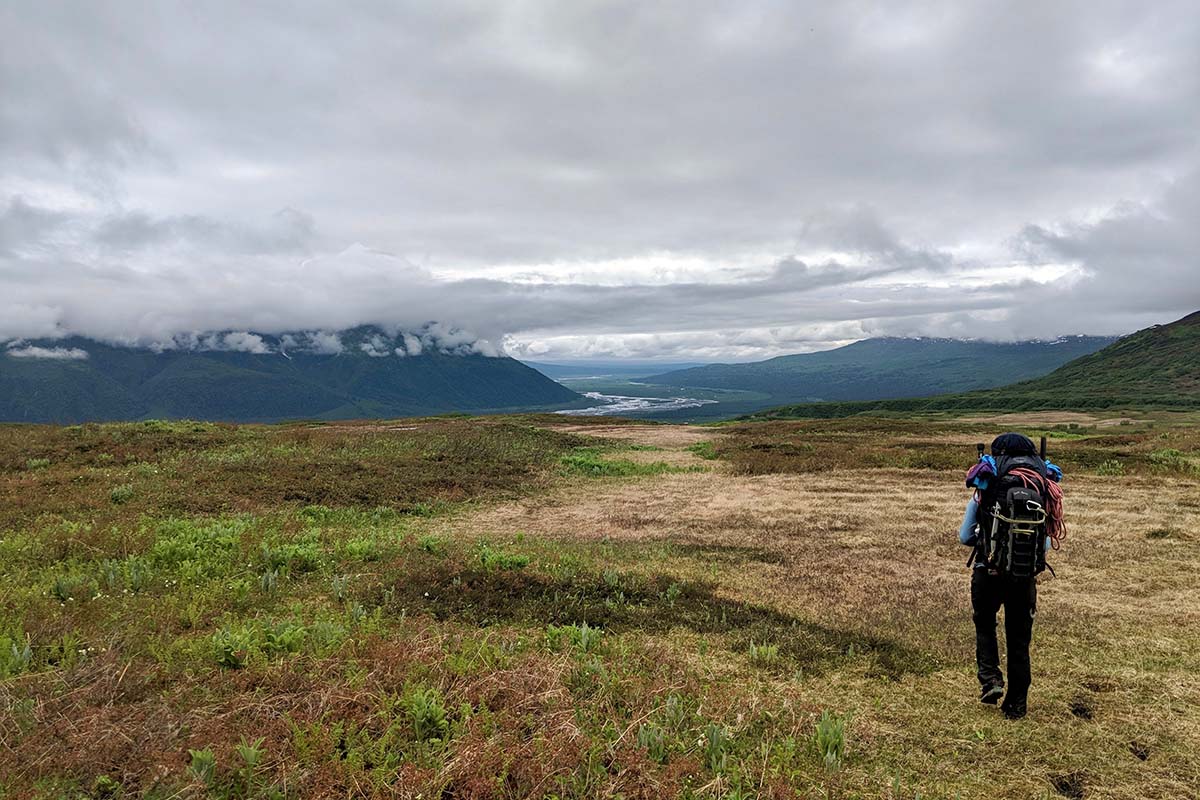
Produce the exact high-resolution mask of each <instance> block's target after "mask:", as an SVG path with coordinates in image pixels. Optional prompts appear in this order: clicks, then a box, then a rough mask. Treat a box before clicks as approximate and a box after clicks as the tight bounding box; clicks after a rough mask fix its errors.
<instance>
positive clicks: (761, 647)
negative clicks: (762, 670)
mask: <svg viewBox="0 0 1200 800" xmlns="http://www.w3.org/2000/svg"><path fill="white" fill-rule="evenodd" d="M750 663H751V664H753V665H755V666H756V667H770V666H773V665H775V664H778V663H779V645H777V644H755V643H754V642H750Z"/></svg>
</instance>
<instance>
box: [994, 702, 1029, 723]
mask: <svg viewBox="0 0 1200 800" xmlns="http://www.w3.org/2000/svg"><path fill="white" fill-rule="evenodd" d="M1000 710H1001V711H1003V712H1004V716H1005V717H1006V718H1008V719H1013V720H1016V719H1021V718H1022V717H1024V716H1025V714H1026V713H1027V711H1026V709H1025V704H1024V703H1013V704H1012V705H1009V704H1008V703H1004V704H1003V705H1001V706H1000Z"/></svg>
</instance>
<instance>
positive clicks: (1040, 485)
mask: <svg viewBox="0 0 1200 800" xmlns="http://www.w3.org/2000/svg"><path fill="white" fill-rule="evenodd" d="M1008 474H1009V475H1016V476H1017V477H1018V478H1020V479H1021V482H1022V483H1024V484H1025V486H1026V488H1029V489H1036V490H1037V491H1040V492H1041V493H1042V497H1043V498H1045V501H1046V535H1047V536H1049V537H1050V546H1051V547H1053V548H1054V549H1055V550H1057V549H1058V548H1059V547H1060V546H1061V545H1062V542H1063V540H1064V539H1066V538H1067V523H1066V521H1064V519H1063V493H1062V487H1061V486H1059V485H1058V484H1057V483H1055V482H1054V481H1052V480H1050V479H1049V478H1043V477H1042V476H1041V475H1039V474H1038V473H1037V472H1035V471H1033V470H1031V469H1029V468H1027V467H1017V468H1015V469H1013V470H1011V471H1010V472H1009V473H1008Z"/></svg>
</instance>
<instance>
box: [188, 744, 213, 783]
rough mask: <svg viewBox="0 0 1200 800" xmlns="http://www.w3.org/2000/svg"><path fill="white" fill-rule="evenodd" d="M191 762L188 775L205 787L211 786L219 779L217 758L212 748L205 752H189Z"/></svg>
mask: <svg viewBox="0 0 1200 800" xmlns="http://www.w3.org/2000/svg"><path fill="white" fill-rule="evenodd" d="M188 755H189V756H190V757H191V761H190V762H189V763H188V773H189V774H190V775H191V776H192V777H193V778H195V779H196V780H198V781H200V782H201V783H203V784H204V785H205V786H211V785H212V783H213V781H214V780H215V779H216V777H217V757H216V755H215V754H214V753H213V751H212V748H211V747H206V748H204V749H203V750H188Z"/></svg>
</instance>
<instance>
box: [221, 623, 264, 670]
mask: <svg viewBox="0 0 1200 800" xmlns="http://www.w3.org/2000/svg"><path fill="white" fill-rule="evenodd" d="M254 638H255V637H254V635H253V633H252V632H250V631H247V630H245V629H240V630H239V629H232V628H222V629H221V630H219V631H217V632H216V633H215V634H213V647H214V649H215V651H216V652H215V656H216V661H217V664H219V665H220V666H222V667H224V668H225V669H241V668H242V667H244V666H246V662H247V660H249V657H250V653H251V651H252V650H253V649H254V647H255V642H254Z"/></svg>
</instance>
